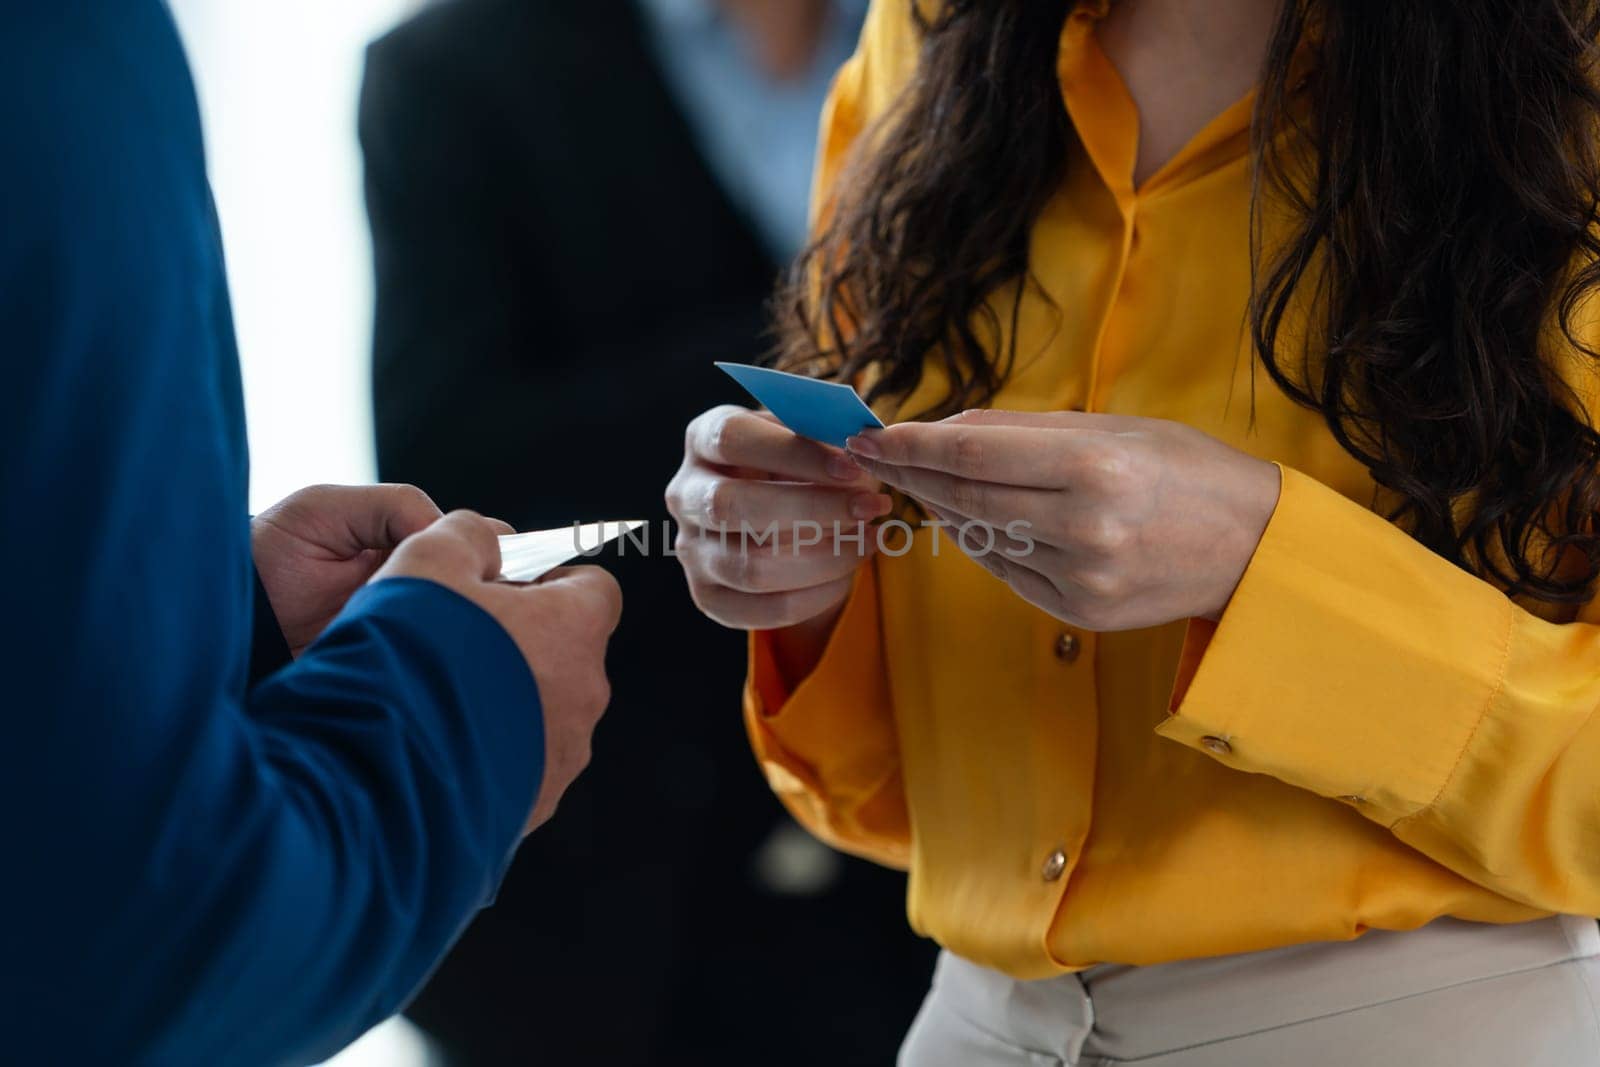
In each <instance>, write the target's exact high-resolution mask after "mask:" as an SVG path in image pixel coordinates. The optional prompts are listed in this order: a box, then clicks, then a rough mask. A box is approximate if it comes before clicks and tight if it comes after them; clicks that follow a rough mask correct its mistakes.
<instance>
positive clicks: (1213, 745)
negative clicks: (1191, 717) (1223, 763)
mask: <svg viewBox="0 0 1600 1067" xmlns="http://www.w3.org/2000/svg"><path fill="white" fill-rule="evenodd" d="M1200 747H1201V748H1203V749H1205V750H1206V751H1207V752H1209V753H1211V754H1212V755H1213V756H1226V755H1228V754H1230V753H1231V752H1233V746H1232V745H1230V744H1228V742H1226V741H1224V740H1223V739H1222V738H1220V737H1217V736H1216V735H1215V734H1207V735H1206V736H1204V737H1202V738H1201V739H1200Z"/></svg>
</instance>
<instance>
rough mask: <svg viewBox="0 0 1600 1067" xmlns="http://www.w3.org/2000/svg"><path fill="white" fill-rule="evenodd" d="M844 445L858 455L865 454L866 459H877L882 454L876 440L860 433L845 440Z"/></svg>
mask: <svg viewBox="0 0 1600 1067" xmlns="http://www.w3.org/2000/svg"><path fill="white" fill-rule="evenodd" d="M844 447H846V448H848V449H849V450H850V451H852V452H854V453H855V454H856V455H858V456H865V457H866V458H867V459H877V458H878V457H880V456H882V455H883V449H881V448H879V447H878V442H876V441H874V440H873V439H872V438H870V437H865V436H863V435H861V434H856V435H855V436H854V437H852V438H850V439H849V440H847V441H845V443H844Z"/></svg>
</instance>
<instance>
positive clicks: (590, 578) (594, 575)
mask: <svg viewBox="0 0 1600 1067" xmlns="http://www.w3.org/2000/svg"><path fill="white" fill-rule="evenodd" d="M533 588H535V589H539V588H546V589H548V588H559V589H561V590H563V591H565V592H568V593H570V594H571V595H573V596H576V597H578V598H579V599H581V600H582V601H583V602H584V604H585V606H586V607H587V608H588V609H589V611H590V612H591V613H592V614H593V617H594V618H596V619H598V620H599V621H600V623H601V625H602V627H603V628H604V630H605V632H606V633H608V634H610V633H612V632H614V631H615V630H616V628H617V624H618V623H619V622H621V621H622V587H621V586H620V585H618V584H617V580H616V579H615V578H613V577H612V576H611V574H610V572H608V571H606V570H604V569H602V568H600V567H557V568H556V569H555V570H553V571H551V572H550V573H549V574H546V575H545V576H544V577H543V578H540V579H539V581H538V584H536V585H535V586H534V587H533Z"/></svg>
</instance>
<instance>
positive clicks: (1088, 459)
mask: <svg viewBox="0 0 1600 1067" xmlns="http://www.w3.org/2000/svg"><path fill="white" fill-rule="evenodd" d="M846 447H847V448H848V449H849V450H850V453H851V455H852V456H853V457H855V459H856V460H857V461H858V462H859V463H860V464H861V466H862V467H864V468H865V469H866V470H867V471H868V472H869V473H871V474H873V475H874V476H876V477H877V478H880V479H882V480H883V481H884V482H886V483H887V484H889V485H892V486H894V487H895V488H897V489H899V490H901V491H902V492H904V493H905V494H906V495H908V496H910V497H911V498H913V499H915V500H917V501H919V502H920V503H922V504H923V505H924V506H925V507H927V509H928V510H929V512H931V513H932V515H933V516H934V517H935V518H936V519H939V520H942V521H944V522H948V523H950V524H951V526H952V527H956V528H957V529H958V530H959V528H960V527H962V526H964V525H965V524H967V523H970V522H975V523H979V524H981V526H980V527H974V528H970V529H969V531H968V534H967V536H964V537H963V536H960V535H959V533H958V532H956V533H952V537H953V539H954V540H955V541H956V543H957V544H958V545H960V546H961V548H962V550H963V551H964V552H966V553H967V554H968V555H969V556H971V557H972V558H974V559H976V560H977V561H978V562H979V563H981V564H983V565H984V566H985V567H987V568H988V569H989V570H990V571H991V572H993V573H994V574H995V575H996V576H997V577H999V578H1001V579H1003V580H1004V581H1006V582H1007V583H1009V584H1010V586H1011V587H1012V588H1013V589H1014V590H1016V592H1017V593H1018V594H1019V595H1020V596H1022V597H1023V598H1024V599H1025V600H1028V601H1030V602H1031V603H1033V604H1036V605H1038V606H1039V607H1041V608H1043V609H1044V610H1045V611H1048V612H1049V613H1050V614H1052V615H1054V616H1056V617H1057V618H1060V619H1063V620H1065V621H1067V622H1069V623H1073V624H1075V625H1078V626H1082V627H1084V628H1085V629H1090V630H1101V631H1104V630H1132V629H1137V628H1139V627H1144V626H1155V625H1159V624H1161V623H1165V622H1170V621H1172V620H1174V619H1184V618H1210V619H1216V618H1218V617H1220V616H1221V614H1222V610H1223V608H1225V607H1226V606H1227V604H1228V600H1229V598H1230V597H1232V595H1233V590H1234V587H1235V586H1237V585H1238V584H1239V578H1240V576H1241V575H1242V574H1243V573H1244V569H1245V567H1246V565H1247V564H1248V563H1249V562H1250V557H1251V555H1252V554H1253V553H1254V552H1255V548H1256V544H1257V542H1259V541H1260V540H1261V533H1262V531H1263V530H1265V529H1266V525H1267V520H1268V519H1270V518H1271V517H1272V510H1273V508H1274V507H1275V506H1276V505H1277V501H1278V488H1279V476H1278V470H1277V468H1276V467H1274V466H1273V465H1272V464H1271V463H1268V462H1266V461H1264V460H1260V459H1256V458H1255V457H1253V456H1250V455H1246V454H1245V453H1243V452H1240V451H1239V450H1237V449H1235V448H1231V447H1229V446H1228V445H1225V444H1223V443H1222V442H1221V441H1218V440H1217V439H1216V438H1214V437H1210V436H1209V435H1207V434H1204V433H1202V432H1200V431H1199V430H1196V429H1193V428H1191V427H1189V426H1185V425H1183V424H1182V423H1177V422H1169V421H1167V420H1164V419H1141V418H1130V417H1125V416H1118V415H1092V414H1083V413H1079V412H1050V413H1038V414H1034V413H1024V412H1013V411H988V410H983V411H967V412H963V413H962V414H960V415H956V416H954V417H952V418H948V419H945V420H944V421H942V422H934V423H915V422H908V423H900V424H897V425H895V426H891V427H889V428H887V429H883V430H870V431H865V432H863V433H861V434H859V435H858V436H856V437H853V438H851V439H850V441H849V442H848V443H847V445H846ZM1022 524H1026V525H1025V526H1024V525H1022ZM981 527H988V528H990V529H991V530H992V531H993V532H994V543H993V548H992V549H990V550H988V551H985V550H984V549H985V547H986V545H987V544H988V537H987V536H986V534H985V533H984V532H982V530H981ZM1008 529H1009V531H1010V532H1009V534H1008ZM1030 542H1031V544H1030Z"/></svg>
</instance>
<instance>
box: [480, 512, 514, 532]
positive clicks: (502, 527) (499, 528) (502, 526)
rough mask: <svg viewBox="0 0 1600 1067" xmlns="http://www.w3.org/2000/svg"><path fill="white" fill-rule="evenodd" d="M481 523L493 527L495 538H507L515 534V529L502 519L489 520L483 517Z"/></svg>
mask: <svg viewBox="0 0 1600 1067" xmlns="http://www.w3.org/2000/svg"><path fill="white" fill-rule="evenodd" d="M483 521H484V522H486V523H488V524H489V525H490V526H492V527H494V532H495V536H497V537H509V536H511V535H512V534H514V533H516V532H517V528H516V527H515V526H513V525H511V524H510V523H509V522H506V521H504V520H503V519H491V518H488V517H485V518H484V520H483Z"/></svg>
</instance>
